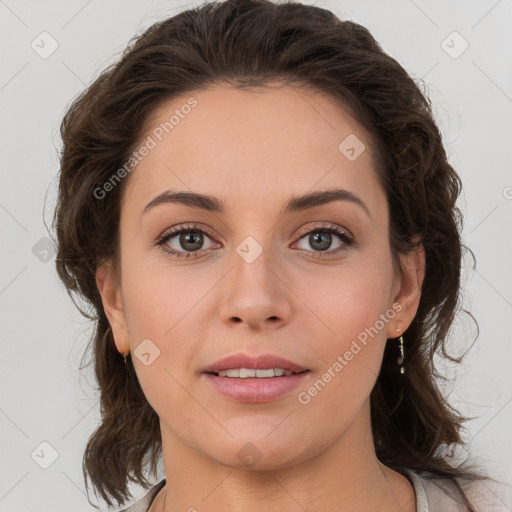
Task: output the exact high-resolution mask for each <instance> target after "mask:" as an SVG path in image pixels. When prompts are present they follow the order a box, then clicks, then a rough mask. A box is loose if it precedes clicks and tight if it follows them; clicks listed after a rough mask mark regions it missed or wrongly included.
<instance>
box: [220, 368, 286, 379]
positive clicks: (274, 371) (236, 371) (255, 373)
mask: <svg viewBox="0 0 512 512" xmlns="http://www.w3.org/2000/svg"><path fill="white" fill-rule="evenodd" d="M218 375H219V377H238V378H240V379H247V378H249V377H258V378H260V379H268V378H270V377H281V376H282V375H285V376H288V375H293V372H292V371H290V370H283V369H282V368H269V369H268V370H253V369H250V368H233V369H231V370H221V371H220V372H219V374H218Z"/></svg>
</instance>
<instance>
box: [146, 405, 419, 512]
mask: <svg viewBox="0 0 512 512" xmlns="http://www.w3.org/2000/svg"><path fill="white" fill-rule="evenodd" d="M369 413H370V411H369V404H368V407H364V408H363V410H362V412H361V414H360V415H359V416H358V417H357V418H356V420H355V421H354V422H353V423H352V425H350V427H349V428H348V429H347V430H346V431H345V432H344V434H343V435H342V436H341V437H340V438H338V439H337V440H336V441H335V442H334V443H333V444H332V445H330V446H326V447H325V449H324V450H323V451H321V452H320V453H319V454H317V455H316V456H312V457H307V456H302V458H303V460H302V461H300V462H297V463H293V462H291V463H289V464H287V465H286V466H284V465H281V466H279V467H277V468H275V469H268V468H267V469H265V470H256V469H245V468H242V469H241V468H240V467H233V466H229V465H226V464H222V463H219V462H218V461H217V460H215V459H213V458H212V457H208V456H206V455H205V453H204V451H201V452H200V451H198V450H195V449H193V448H191V447H190V445H187V444H186V443H184V442H183V441H182V440H181V439H179V438H178V437H177V436H175V435H174V434H173V433H172V432H170V431H168V430H166V428H165V425H163V424H161V431H162V449H163V456H164V466H165V473H166V480H167V482H166V485H165V487H164V488H163V489H162V491H161V492H160V493H159V495H158V497H157V499H155V501H154V502H153V505H152V507H151V512H161V511H165V512H175V511H178V510H180V511H183V510H187V511H191V512H194V511H198V510H200V511H201V512H203V511H204V512H235V511H236V512H258V511H261V510H265V511H266V512H277V511H280V512H281V511H282V510H287V511H288V510H289V511H295V510H297V511H303V510H339V509H340V508H343V511H344V512H359V511H361V510H379V511H381V512H395V511H396V510H400V511H401V512H415V511H416V500H415V494H414V490H413V487H412V485H411V484H410V483H409V481H408V480H407V479H406V478H405V477H404V476H402V475H400V474H399V473H396V472H395V471H393V470H391V469H390V468H387V467H386V466H384V465H382V464H381V463H380V462H379V460H378V459H377V457H376V454H375V449H374V444H373V436H372V433H371V427H370V425H371V423H370V421H369ZM166 493H167V496H166ZM164 497H165V506H164ZM341 505H342V506H341Z"/></svg>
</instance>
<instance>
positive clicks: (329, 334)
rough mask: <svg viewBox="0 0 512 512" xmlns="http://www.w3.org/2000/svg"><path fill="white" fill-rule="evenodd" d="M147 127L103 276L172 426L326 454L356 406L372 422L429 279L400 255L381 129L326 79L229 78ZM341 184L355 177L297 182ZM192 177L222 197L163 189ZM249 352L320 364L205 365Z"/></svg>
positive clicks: (276, 453) (238, 461) (219, 453)
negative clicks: (383, 175)
mask: <svg viewBox="0 0 512 512" xmlns="http://www.w3.org/2000/svg"><path fill="white" fill-rule="evenodd" d="M189 98H193V100H190V101H189ZM186 105H188V107H187V106H186ZM173 115H174V118H172V120H171V121H169V120H170V118H171V116H173ZM165 123H167V124H165ZM143 142H144V143H145V145H146V148H147V150H146V151H145V150H142V151H140V152H139V155H142V154H144V155H145V156H143V157H142V159H141V161H140V162H139V164H138V166H137V167H136V168H135V170H133V171H132V173H131V175H129V176H127V177H126V178H124V179H127V180H129V181H128V182H127V184H126V185H127V188H126V190H125V191H124V196H123V203H122V211H121V224H120V233H121V237H120V240H121V272H120V284H119V286H118V285H117V284H116V281H115V279H114V276H113V275H112V274H111V273H110V272H108V271H106V272H104V271H103V270H101V271H100V272H98V287H99V288H100V291H101V292H102V296H103V300H104V304H105V309H106V311H107V314H108V316H109V320H110V322H111V326H112V329H113V333H114V337H115V341H116V345H117V348H118V349H119V351H120V352H122V353H126V352H128V350H130V351H131V352H132V360H133V364H134V366H135V369H136V372H137V375H138V378H139V380H140V383H141V386H142V389H143V391H144V393H145V395H146V397H147V399H148V401H149V403H150V404H151V406H152V407H153V408H154V410H155V411H156V413H157V414H158V416H159V417H160V422H161V429H162V437H163V440H164V443H166V444H167V446H172V447H173V449H175V450H176V451H177V452H179V450H180V449H184V450H192V451H194V453H200V454H201V455H202V456H205V457H207V458H209V459H212V460H214V461H217V462H220V463H222V464H226V465H229V466H245V467H250V465H251V464H255V467H258V468H262V469H265V468H266V469H271V468H275V469H277V468H281V467H287V466H291V465H293V464H298V463H300V462H303V461H306V460H308V459H311V458H313V457H315V456H317V455H318V454H320V453H321V452H322V451H324V450H325V449H326V448H328V447H329V446H331V445H332V444H333V443H334V442H336V441H337V440H338V439H339V438H340V437H341V436H342V435H343V434H344V433H345V432H346V431H347V430H348V429H349V428H350V427H351V426H352V425H354V424H359V425H360V427H361V430H360V432H363V430H362V429H363V426H364V428H365V429H369V426H370V422H369V396H370V392H371V390H372V388H373V386H374V384H375V381H376V379H377V376H378V374H379V370H380V365H381V361H382V356H383V351H384V347H385V343H386V339H387V338H395V337H397V336H398V334H397V333H396V328H397V327H398V328H400V329H401V332H403V330H405V329H406V328H407V326H408V325H409V323H410V322H411V320H412V318H413V317H414V314H415V312H416V307H417V303H418V300H419V289H418V285H417V281H416V277H415V269H416V267H417V264H416V263H413V264H411V265H410V266H409V267H410V268H411V269H413V270H412V273H411V274H410V275H411V278H410V279H409V281H405V280H404V278H400V276H399V275H398V273H396V272H395V271H394V268H393V265H392V259H391V252H390V247H389V241H388V233H389V230H388V228H389V215H388V206H387V200H386V196H385V192H384V190H383V189H382V188H381V186H380V185H379V182H378V181H377V176H376V173H375V170H374V169H373V167H372V166H373V163H372V159H371V154H370V147H369V142H370V141H369V137H368V134H367V133H366V132H365V131H364V130H363V129H362V128H361V127H360V126H359V125H357V124H356V123H355V122H354V121H353V120H352V119H351V118H349V117H348V116H347V115H346V114H345V113H344V112H343V111H342V110H341V109H340V108H339V107H338V106H337V105H336V104H335V103H334V101H333V100H331V99H330V98H328V97H326V96H324V95H322V94H319V93H315V92H306V91H305V90H303V89H302V90H298V89H295V88H291V87H283V88H281V89H273V90H266V91H263V90H261V89H258V90H251V91H239V90H236V89H234V88H230V87H228V86H226V87H220V86H216V87H215V88H211V89H208V90H203V91H200V92H197V93H190V94H187V95H184V96H183V97H182V98H179V99H174V100H173V101H170V102H168V103H166V104H164V105H163V106H161V107H160V108H159V109H158V110H157V111H156V112H155V113H154V115H153V116H152V124H151V128H150V129H149V130H148V132H147V133H146V134H145V136H144V137H143ZM334 189H343V190H344V191H346V192H341V193H340V194H339V195H338V196H336V197H335V196H334V195H333V196H331V200H326V198H325V197H324V198H323V200H322V196H320V200H316V201H315V200H309V201H300V200H298V198H300V197H301V196H307V195H310V194H313V193H315V194H316V193H320V192H324V191H328V190H334ZM176 192H183V193H185V194H198V195H205V196H208V197H210V198H215V200H214V201H215V202H214V201H212V200H211V199H208V200H206V199H202V200H199V199H196V200H192V199H190V198H189V199H186V198H184V196H181V197H182V200H181V201H180V200H168V201H165V200H158V201H156V202H154V203H153V204H152V205H151V203H152V202H153V201H154V200H155V198H157V197H159V196H161V194H164V193H168V194H170V193H176ZM327 199H328V198H327ZM332 199H335V200H332ZM290 201H293V202H292V203H291V206H290ZM148 205H150V206H148ZM213 205H217V206H219V205H222V207H223V208H222V211H221V208H220V207H219V208H216V209H213ZM201 206H202V207H201ZM182 228H183V229H184V230H185V232H183V233H181V234H180V233H178V234H172V235H171V236H170V237H169V238H167V239H166V238H165V236H166V235H168V234H169V233H170V231H172V230H179V229H182ZM326 228H327V231H325V229H326ZM322 229H324V231H322ZM336 229H337V230H339V234H338V233H336V232H335V231H333V230H336ZM187 230H188V232H187ZM329 230H330V231H329ZM162 237H163V238H162ZM159 239H160V240H161V241H162V243H161V245H158V244H157V241H158V240H159ZM172 251H175V252H176V253H178V254H179V255H180V256H179V257H178V255H177V254H173V253H172ZM403 261H404V262H405V263H407V261H406V260H403ZM406 267H407V265H406ZM409 267H407V268H409ZM240 354H243V355H247V356H249V357H251V358H252V357H254V358H255V357H258V356H260V355H263V354H265V355H269V354H270V355H275V356H279V357H281V358H285V359H286V360H288V361H289V362H291V363H294V364H295V365H297V367H300V368H303V369H306V370H308V371H307V372H305V373H303V374H301V375H299V376H291V377H289V376H288V377H287V376H282V377H271V378H268V379H264V378H263V374H262V373H259V375H261V377H253V378H249V379H247V380H246V379H243V378H238V379H237V378H235V377H221V376H218V377H217V376H214V375H212V374H208V373H205V370H206V369H208V367H210V366H211V365H212V364H213V363H216V362H217V361H219V360H221V359H223V358H225V357H227V356H231V355H240ZM260 363H261V365H262V366H263V368H265V367H266V366H268V365H265V364H263V363H264V362H261V361H260ZM271 363H272V362H270V363H269V364H271ZM261 365H260V366H261ZM285 365H286V363H282V364H278V363H275V364H274V365H273V366H272V367H278V368H279V367H282V366H285ZM221 366H222V365H221ZM248 366H250V363H247V364H244V365H242V364H238V365H236V366H235V367H237V368H239V367H248ZM225 367H226V369H227V368H233V365H229V364H228V363H226V365H225ZM397 372H398V367H397ZM221 379H222V381H221ZM256 379H257V380H256ZM274 379H275V380H274ZM226 382H228V384H229V385H228V386H227V388H228V390H227V394H225V393H223V392H221V391H220V390H219V389H220V385H221V384H223V383H224V384H225V383H226ZM258 390H259V391H258ZM354 422H356V423H354ZM248 461H253V462H248Z"/></svg>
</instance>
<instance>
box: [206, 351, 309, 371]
mask: <svg viewBox="0 0 512 512" xmlns="http://www.w3.org/2000/svg"><path fill="white" fill-rule="evenodd" d="M237 368H247V369H252V370H268V369H271V368H282V369H283V370H288V371H291V372H293V373H301V372H304V371H307V370H308V369H307V368H304V367H303V366H300V365H299V364H297V363H294V362H292V361H289V360H288V359H285V358H283V357H281V356H278V355H276V354H261V355H259V356H255V357H251V356H249V355H247V354H233V355H231V356H228V357H225V358H224V359H220V360H219V361H216V362H215V363H212V364H210V365H209V366H207V367H206V368H204V369H203V372H204V373H215V374H217V373H219V371H221V370H232V369H237Z"/></svg>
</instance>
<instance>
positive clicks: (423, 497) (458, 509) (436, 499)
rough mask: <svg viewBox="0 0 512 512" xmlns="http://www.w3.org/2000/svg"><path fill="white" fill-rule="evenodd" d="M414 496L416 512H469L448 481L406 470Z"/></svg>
mask: <svg viewBox="0 0 512 512" xmlns="http://www.w3.org/2000/svg"><path fill="white" fill-rule="evenodd" d="M406 477H407V478H408V479H409V480H410V482H411V483H412V485H413V487H414V493H415V494H416V512H469V511H468V508H467V507H465V506H464V505H463V504H462V503H460V502H459V501H457V500H456V499H455V498H453V497H451V496H449V495H448V494H446V492H445V491H443V489H446V490H447V491H448V492H451V493H452V495H453V496H457V493H456V490H455V486H454V485H453V483H452V482H451V481H450V480H449V479H440V480H439V479H436V480H435V481H434V480H433V479H431V478H429V477H428V473H425V472H417V471H412V470H409V469H408V470H406ZM164 485H165V478H164V479H163V480H161V481H160V482H158V483H157V484H156V485H154V486H153V487H152V488H151V489H150V490H149V491H148V492H147V494H145V495H144V496H143V497H142V498H141V499H140V500H138V501H137V502H135V503H134V504H133V505H131V506H129V507H128V508H125V509H123V510H121V511H120V512H147V511H148V510H149V507H150V506H151V503H152V502H153V500H154V499H155V497H156V495H157V494H158V492H159V491H160V489H162V487H163V486H164Z"/></svg>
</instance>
